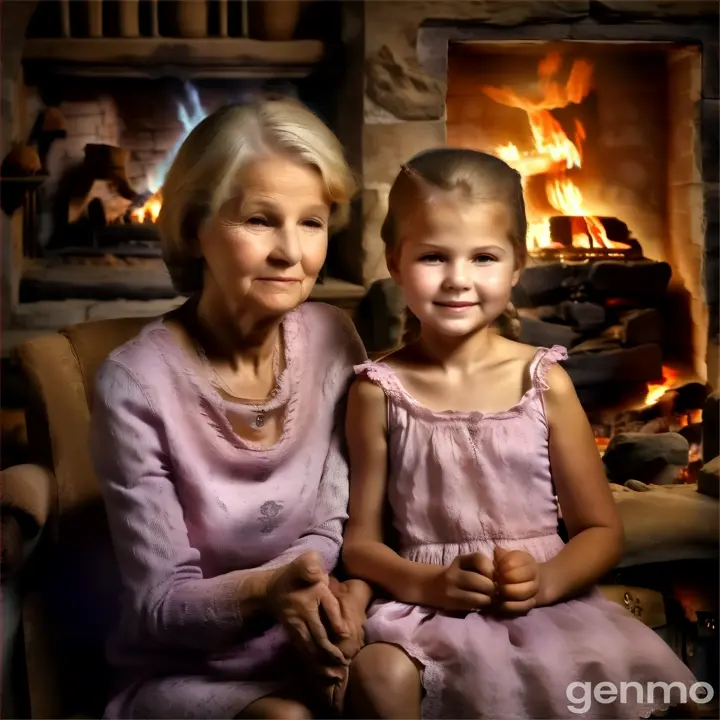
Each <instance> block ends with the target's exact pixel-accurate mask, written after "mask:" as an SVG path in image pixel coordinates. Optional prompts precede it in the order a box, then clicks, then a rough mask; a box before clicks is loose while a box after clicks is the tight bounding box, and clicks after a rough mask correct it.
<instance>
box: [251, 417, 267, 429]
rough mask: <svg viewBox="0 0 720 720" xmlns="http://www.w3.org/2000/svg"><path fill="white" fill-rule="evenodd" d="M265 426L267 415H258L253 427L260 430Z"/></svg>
mask: <svg viewBox="0 0 720 720" xmlns="http://www.w3.org/2000/svg"><path fill="white" fill-rule="evenodd" d="M263 425H265V415H264V413H258V414H257V415H256V416H255V422H254V423H253V427H254V428H255V429H256V430H258V429H260V428H261V427H263Z"/></svg>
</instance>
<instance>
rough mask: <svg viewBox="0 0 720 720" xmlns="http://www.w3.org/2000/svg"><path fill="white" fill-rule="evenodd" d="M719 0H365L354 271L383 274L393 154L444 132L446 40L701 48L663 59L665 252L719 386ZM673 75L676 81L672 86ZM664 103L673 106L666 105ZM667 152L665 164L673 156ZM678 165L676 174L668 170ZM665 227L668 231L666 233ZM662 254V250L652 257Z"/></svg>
mask: <svg viewBox="0 0 720 720" xmlns="http://www.w3.org/2000/svg"><path fill="white" fill-rule="evenodd" d="M717 13H718V5H717V3H713V2H690V1H688V2H633V1H632V0H626V1H619V2H512V3H503V2H451V1H444V2H411V3H387V4H384V3H372V2H371V3H366V7H365V22H366V29H365V37H366V45H365V61H366V87H365V112H364V128H363V181H364V196H363V211H364V225H363V233H364V236H363V249H364V266H363V271H364V279H365V282H366V283H367V282H372V281H374V280H376V279H379V278H382V277H386V276H387V269H386V267H385V262H384V248H383V246H382V242H381V240H380V236H379V229H380V224H381V223H382V220H383V217H384V214H385V212H386V210H387V194H388V191H389V188H390V184H391V183H392V180H393V178H394V176H395V173H396V172H397V168H398V167H399V165H400V163H401V162H403V161H405V160H407V159H408V158H409V157H410V156H412V155H413V154H415V153H417V152H419V151H421V150H423V149H426V148H429V147H433V146H438V145H443V144H445V143H446V142H447V128H446V106H445V101H446V93H447V68H448V47H449V44H450V43H453V42H468V41H471V42H483V41H484V42H510V41H540V42H542V41H546V42H551V41H553V42H560V43H562V41H572V40H575V41H586V42H600V43H643V42H650V43H652V42H655V43H674V44H677V45H678V46H680V45H688V46H693V47H695V48H699V50H700V56H699V61H698V62H697V63H696V67H695V68H694V69H693V68H691V67H690V66H689V65H688V63H691V61H690V60H687V61H685V65H686V66H684V65H683V61H680V62H675V63H673V67H672V72H671V73H670V74H669V85H670V91H671V97H673V93H674V97H675V98H677V103H676V104H678V105H682V106H683V107H682V111H683V112H685V113H686V116H687V118H688V120H689V121H688V122H687V123H686V124H685V125H682V126H678V127H677V128H676V131H675V132H674V133H672V136H671V137H670V138H669V152H668V166H669V168H670V169H671V171H672V172H673V173H675V174H676V180H675V182H670V183H669V186H668V223H669V225H670V226H671V227H675V228H685V227H687V228H688V230H687V232H684V231H679V232H677V231H676V232H675V233H674V234H675V236H677V237H679V238H683V239H684V240H685V242H684V244H683V243H680V242H676V243H675V246H673V244H672V243H673V241H672V237H671V238H670V243H669V247H668V252H667V254H668V257H667V260H668V261H669V262H670V263H671V265H672V267H673V276H674V281H675V282H679V283H680V284H681V285H682V286H684V289H685V291H686V292H687V295H688V296H689V305H690V309H689V314H690V315H691V316H692V318H693V325H694V327H695V337H694V346H695V354H696V364H695V371H696V372H697V373H698V374H699V375H700V376H702V377H706V378H707V379H708V381H709V382H710V383H711V384H712V385H715V386H717V385H718V376H719V373H720V370H719V369H718V343H719V340H718V333H719V328H718V294H719V290H718V275H719V274H720V265H719V261H718V252H719V251H718V237H719V235H720V222H719V219H718V215H719V213H720V210H719V205H718V195H719V193H718V154H719V150H718V124H719V122H720V120H719V108H720V101H719V100H718V97H719V93H718V15H717ZM673 84H674V87H673ZM672 112H673V109H672V108H671V113H672ZM673 163H674V164H673ZM677 173H680V174H679V175H677ZM670 235H671V236H672V235H673V232H670ZM658 259H665V258H658Z"/></svg>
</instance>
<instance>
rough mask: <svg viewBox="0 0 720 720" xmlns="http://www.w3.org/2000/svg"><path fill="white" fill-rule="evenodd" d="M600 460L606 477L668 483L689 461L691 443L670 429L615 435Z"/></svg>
mask: <svg viewBox="0 0 720 720" xmlns="http://www.w3.org/2000/svg"><path fill="white" fill-rule="evenodd" d="M603 462H604V464H605V468H606V470H607V472H608V477H609V478H610V479H611V480H612V482H617V483H619V484H620V485H622V484H623V483H625V482H626V481H627V480H640V481H641V482H645V483H654V484H656V485H671V484H673V483H674V482H676V481H677V480H678V478H679V477H680V475H681V473H682V471H683V470H684V469H685V468H686V467H687V466H688V464H689V463H690V445H689V443H688V441H687V440H686V439H685V438H684V437H682V435H679V434H678V433H673V432H664V433H660V434H656V435H648V434H642V433H627V434H622V435H615V436H614V437H613V438H612V439H611V440H610V444H609V445H608V448H607V450H606V451H605V454H604V455H603Z"/></svg>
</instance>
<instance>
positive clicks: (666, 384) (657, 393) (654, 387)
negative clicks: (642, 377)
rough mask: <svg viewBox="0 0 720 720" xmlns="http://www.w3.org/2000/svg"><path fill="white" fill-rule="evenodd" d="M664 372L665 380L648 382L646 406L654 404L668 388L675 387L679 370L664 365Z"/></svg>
mask: <svg viewBox="0 0 720 720" xmlns="http://www.w3.org/2000/svg"><path fill="white" fill-rule="evenodd" d="M662 374H663V381H662V382H661V383H648V384H647V394H646V395H645V401H644V404H645V407H647V406H648V405H654V404H655V403H656V402H658V401H659V400H660V398H661V397H662V396H663V395H664V394H665V393H666V392H667V391H668V390H672V389H673V387H674V385H675V381H676V380H677V378H678V373H677V371H675V370H672V369H670V368H669V367H665V366H663V369H662Z"/></svg>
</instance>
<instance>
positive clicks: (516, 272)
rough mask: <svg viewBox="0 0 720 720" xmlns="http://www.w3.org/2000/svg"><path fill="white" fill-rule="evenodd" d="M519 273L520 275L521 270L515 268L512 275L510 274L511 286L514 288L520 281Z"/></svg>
mask: <svg viewBox="0 0 720 720" xmlns="http://www.w3.org/2000/svg"><path fill="white" fill-rule="evenodd" d="M521 273H522V268H516V269H515V270H514V271H513V274H512V286H513V287H515V286H516V285H517V284H518V282H519V281H520V274H521Z"/></svg>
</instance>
